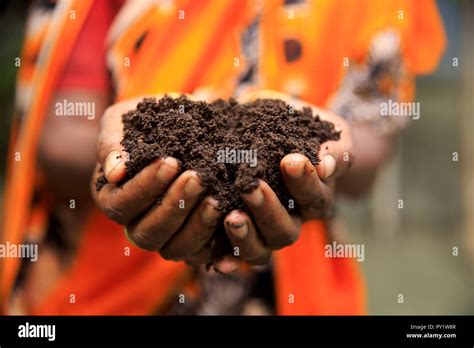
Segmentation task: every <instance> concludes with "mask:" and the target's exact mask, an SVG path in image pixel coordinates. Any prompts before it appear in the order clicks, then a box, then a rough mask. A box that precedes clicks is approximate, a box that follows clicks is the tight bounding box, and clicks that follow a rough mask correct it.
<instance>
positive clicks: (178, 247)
mask: <svg viewBox="0 0 474 348" xmlns="http://www.w3.org/2000/svg"><path fill="white" fill-rule="evenodd" d="M156 98H160V96H156ZM142 99H143V97H140V98H135V99H130V100H126V101H123V102H120V103H117V104H114V105H112V106H111V107H109V108H108V109H107V110H106V112H105V113H104V115H103V117H102V120H101V126H100V131H99V138H98V142H97V151H96V157H97V161H98V164H97V167H96V170H95V172H94V175H93V178H92V183H91V184H92V185H91V186H92V188H91V189H92V196H93V198H94V201H95V202H96V204H97V206H98V207H99V208H100V209H101V210H102V211H103V212H104V213H105V215H106V216H107V217H109V218H110V219H112V220H114V221H116V222H117V223H119V224H121V225H124V226H125V233H126V234H127V237H128V238H129V239H130V241H131V242H132V243H134V244H135V245H137V246H138V247H140V248H142V249H145V250H149V251H158V252H159V253H160V254H161V256H162V257H163V258H165V259H168V260H184V261H187V262H188V263H191V264H207V263H209V262H211V250H210V248H209V247H208V246H207V245H206V244H207V242H208V241H209V239H210V238H211V236H212V234H213V232H214V231H215V228H216V225H217V222H218V220H219V217H220V216H221V212H220V211H219V210H217V206H218V202H217V201H216V200H215V199H213V198H211V197H204V198H203V199H201V198H202V197H203V196H204V195H205V190H204V188H203V186H201V182H200V180H199V177H198V176H197V173H196V172H194V171H190V170H188V171H185V172H183V173H180V168H179V163H178V161H177V160H176V159H174V158H171V157H167V158H162V159H157V160H155V161H153V162H152V163H151V164H149V165H148V166H146V167H145V168H143V169H142V170H141V171H140V172H139V173H138V174H136V175H135V176H134V177H133V178H131V179H129V180H128V181H126V182H125V183H123V184H121V181H122V180H123V179H124V178H125V176H126V168H125V162H126V160H127V156H128V154H127V153H126V152H125V151H124V150H123V147H122V145H120V142H121V140H122V138H123V124H122V114H123V113H125V112H127V111H129V110H132V109H135V108H136V105H137V103H138V102H139V101H141V100H142ZM101 175H105V178H106V179H107V182H108V183H107V184H105V185H104V186H103V187H102V188H101V189H100V190H99V191H97V190H96V189H95V182H96V180H97V178H99V177H100V176H101ZM227 265H228V262H227V259H224V260H222V261H221V262H219V263H218V264H217V265H216V267H221V268H222V269H223V271H226V270H227V268H228V266H227Z"/></svg>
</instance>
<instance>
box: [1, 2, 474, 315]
mask: <svg viewBox="0 0 474 348" xmlns="http://www.w3.org/2000/svg"><path fill="white" fill-rule="evenodd" d="M27 3H28V2H27V1H10V2H8V3H3V4H2V5H0V10H1V13H0V36H1V40H0V105H1V106H2V109H1V115H0V116H1V121H0V122H1V123H0V182H3V179H4V168H5V154H6V146H7V142H8V135H9V127H10V119H11V113H12V104H13V100H14V79H15V74H16V68H15V66H14V59H15V57H18V56H19V54H20V53H19V52H20V49H21V41H22V32H23V24H24V18H25V12H26V8H27ZM438 4H439V7H440V10H441V13H442V16H443V20H444V24H445V28H446V32H447V34H448V40H449V46H448V49H447V51H446V52H445V55H444V59H443V62H442V64H441V66H440V68H439V69H438V71H437V72H435V73H434V74H432V75H431V76H429V77H423V78H419V79H418V80H417V97H416V101H418V102H420V105H421V118H420V119H419V120H417V121H414V122H412V124H411V126H410V128H409V129H407V131H406V132H405V133H404V134H403V136H402V137H401V140H400V142H399V145H398V149H397V153H396V155H395V156H394V158H393V159H392V160H391V161H390V163H388V165H387V166H386V167H385V168H384V169H383V171H382V172H381V173H380V175H379V177H378V179H377V182H376V184H375V187H374V190H373V192H372V193H371V194H370V195H369V196H368V197H365V198H363V199H359V200H357V201H351V200H348V199H343V200H341V201H340V202H338V209H339V212H340V216H341V217H342V219H343V221H344V225H345V226H346V230H347V234H348V235H349V238H350V239H351V240H352V241H353V242H355V243H363V244H364V245H365V260H364V262H362V266H363V268H364V270H365V276H366V279H367V282H368V295H369V296H368V299H369V313H371V314H474V273H473V265H474V262H473V260H474V256H473V255H474V222H473V218H472V216H471V215H472V213H473V210H474V202H473V200H474V189H473V187H474V164H473V161H474V154H473V149H474V142H473V140H472V139H473V138H474V137H472V135H471V134H470V133H471V132H472V129H474V124H473V122H474V121H473V120H474V107H473V97H474V95H473V82H472V81H474V75H473V63H474V53H473V47H474V42H473V39H472V36H473V34H474V30H473V24H472V23H474V6H473V4H472V3H471V2H469V1H462V0H461V1H439V2H438ZM454 57H457V58H458V60H459V66H458V67H454V66H453V64H452V59H453V58H454ZM453 152H457V153H458V156H459V161H457V162H456V161H453V159H452V158H453ZM1 191H2V185H0V193H1ZM399 199H403V201H404V208H403V209H398V207H397V202H398V200H399ZM453 247H457V248H459V255H458V256H454V255H453ZM400 294H401V295H403V303H399V295H400Z"/></svg>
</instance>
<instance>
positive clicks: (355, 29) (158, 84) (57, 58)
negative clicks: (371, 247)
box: [1, 0, 445, 314]
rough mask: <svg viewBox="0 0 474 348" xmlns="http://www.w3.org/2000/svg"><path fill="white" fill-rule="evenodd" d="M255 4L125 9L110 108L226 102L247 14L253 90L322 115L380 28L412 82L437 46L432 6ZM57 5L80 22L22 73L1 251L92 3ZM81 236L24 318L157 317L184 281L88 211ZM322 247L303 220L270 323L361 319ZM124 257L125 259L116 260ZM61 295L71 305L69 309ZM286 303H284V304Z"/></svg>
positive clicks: (7, 272)
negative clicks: (26, 93) (294, 49)
mask: <svg viewBox="0 0 474 348" xmlns="http://www.w3.org/2000/svg"><path fill="white" fill-rule="evenodd" d="M60 3H62V1H60ZM65 3H66V2H65ZM258 3H261V4H263V7H262V8H255V6H256V4H257V2H251V1H246V0H234V1H211V0H198V1H191V0H180V1H174V2H173V1H172V2H163V3H160V4H155V3H154V2H150V3H148V2H145V1H129V2H126V4H125V5H124V7H123V8H122V10H121V11H120V13H119V14H118V15H117V18H116V20H115V22H114V23H113V25H112V27H111V30H110V33H109V38H108V42H107V44H108V46H107V47H108V62H109V65H110V68H111V70H112V73H113V81H114V85H115V87H116V91H117V99H119V100H120V99H125V98H129V97H133V96H137V95H142V94H153V93H159V92H170V91H174V92H189V93H192V92H195V91H196V90H198V89H203V88H205V89H207V90H209V91H213V92H214V94H215V95H216V96H220V97H228V96H230V95H232V93H234V90H235V88H236V86H237V80H238V78H239V76H240V74H241V73H242V72H243V71H244V68H245V66H246V64H247V62H246V60H245V57H244V56H243V55H242V51H241V47H240V38H241V36H242V33H243V31H244V30H245V28H246V27H247V26H248V25H249V23H250V22H251V21H252V20H253V19H254V18H255V16H256V15H257V14H258V15H259V23H260V31H259V37H258V42H259V66H258V78H257V81H256V83H255V85H254V86H253V88H254V89H274V90H278V91H281V92H284V93H288V94H291V95H294V96H296V97H299V98H301V99H304V100H306V101H308V102H312V103H315V104H318V105H322V106H324V104H325V103H326V102H327V101H328V100H329V98H330V97H331V95H332V94H333V93H335V92H336V91H337V88H338V85H339V83H340V81H341V79H342V77H343V76H344V73H345V67H344V65H343V64H342V62H343V60H344V58H349V60H350V61H351V62H353V63H357V62H362V61H363V60H364V58H365V56H366V54H367V49H368V47H369V45H370V40H371V38H372V37H373V35H375V34H376V33H377V32H379V31H381V30H386V29H388V28H391V29H394V30H396V31H397V32H399V33H400V36H401V39H402V54H403V59H404V62H405V67H406V68H407V70H408V72H409V73H410V74H412V75H415V74H418V73H426V72H428V71H430V70H431V69H433V68H434V67H435V66H436V64H437V62H438V60H439V57H440V55H441V52H442V50H443V48H444V45H445V37H444V33H443V31H442V24H441V20H440V17H439V14H438V12H437V9H436V6H435V3H434V1H432V0H421V1H409V0H393V1H385V0H384V1H382V0H380V1H379V0H374V1H369V0H363V1H360V0H346V1H340V2H338V1H333V0H316V1H311V2H308V3H305V4H303V5H293V6H291V7H285V6H284V4H283V1H282V0H267V1H264V2H258ZM68 4H69V5H68V6H70V8H74V9H75V10H76V11H77V12H78V13H79V16H78V17H77V18H79V20H77V21H72V22H71V21H67V20H65V19H64V20H60V19H61V18H62V17H61V16H58V17H57V18H59V19H56V21H55V22H53V24H52V25H50V26H49V28H48V30H46V33H44V40H46V41H48V40H49V41H50V42H51V43H53V45H52V46H49V47H48V49H49V51H46V52H47V53H48V54H47V55H46V54H45V57H46V58H45V59H44V61H43V62H42V64H43V65H42V66H40V67H39V66H37V67H35V68H34V69H32V71H33V72H32V71H30V72H29V73H28V76H30V77H31V79H32V85H33V86H34V89H33V91H34V94H33V95H34V98H33V99H32V100H30V101H29V103H28V105H27V107H26V108H25V109H26V110H27V113H26V114H25V121H24V123H23V124H21V128H20V129H19V130H18V136H17V139H16V145H14V146H13V147H12V151H18V149H20V150H21V154H22V161H21V164H18V163H14V162H13V161H12V162H11V163H10V164H9V175H8V182H7V193H6V194H7V196H6V202H5V212H4V219H3V226H4V232H5V233H4V236H3V239H4V241H9V242H10V243H20V242H21V241H22V240H24V238H25V233H26V231H27V230H28V229H27V223H28V218H29V214H30V207H29V204H30V202H31V198H32V191H33V188H34V183H35V182H34V180H35V173H36V167H35V158H36V152H35V151H36V146H37V142H38V134H39V131H40V129H41V124H42V120H43V119H44V114H45V110H46V106H47V104H48V101H49V100H50V98H51V96H52V94H53V91H54V86H55V84H56V83H57V77H58V75H60V73H61V69H62V68H63V67H64V64H65V61H66V60H67V57H68V54H69V52H70V50H71V47H72V45H73V42H74V40H75V38H76V37H77V34H78V32H79V31H80V29H81V25H82V23H83V20H84V18H85V16H86V14H87V11H88V9H89V8H90V5H91V1H90V0H81V1H70V2H68ZM67 11H68V8H66V9H65V10H64V15H63V17H64V18H66V16H67V13H68V12H67ZM290 11H292V12H290ZM400 11H402V16H400V14H401V12H400ZM183 16H184V17H183ZM288 38H292V39H297V40H298V41H299V42H300V43H301V46H302V51H301V57H300V58H299V59H298V60H296V61H291V62H289V61H287V59H286V58H285V56H284V53H283V49H282V43H283V41H284V40H286V39H288ZM137 42H140V45H137ZM28 44H29V43H28V41H27V42H26V46H25V47H26V48H27V49H28V47H29V46H28ZM137 46H139V47H138V48H137ZM27 49H26V50H25V51H27ZM22 76H23V75H21V73H20V82H21V79H22ZM23 77H24V76H23ZM5 217H6V218H5ZM83 236H84V237H83V240H82V241H81V245H80V247H79V250H78V252H77V255H76V258H75V261H74V262H73V264H72V266H71V268H70V269H69V270H68V271H67V272H66V273H65V274H64V275H63V277H62V278H61V279H60V280H59V282H58V284H56V285H55V286H54V288H53V290H52V291H51V293H50V294H48V296H46V298H44V300H43V301H42V302H41V303H40V304H39V305H38V306H37V307H36V308H32V309H31V311H32V313H33V314H148V313H151V312H152V311H153V310H154V309H156V308H163V307H164V306H165V305H166V303H167V301H168V300H169V296H170V294H172V293H173V290H174V289H177V288H179V287H180V286H182V284H183V283H184V282H185V281H186V278H187V274H186V273H187V267H186V266H184V265H183V264H182V263H174V262H170V261H165V260H163V259H162V258H161V257H160V256H159V255H158V254H157V253H148V252H145V251H141V250H138V249H137V248H135V247H133V246H131V245H130V244H129V243H128V241H127V240H126V239H125V237H124V236H123V232H122V228H121V227H120V226H118V225H117V224H115V223H113V222H111V221H109V220H107V219H106V218H105V217H104V216H103V215H102V214H101V213H99V212H98V211H93V212H91V214H90V216H89V220H88V223H87V224H86V227H85V230H84V234H83ZM326 238H327V236H326V228H325V224H324V223H323V222H321V221H310V222H308V223H306V224H304V225H303V227H302V233H301V237H300V239H299V240H298V242H297V243H296V244H295V245H293V246H291V247H287V248H285V249H283V250H281V251H279V252H277V253H275V278H276V284H275V285H276V291H277V310H278V313H279V314H363V313H365V311H366V309H365V293H364V284H363V279H362V277H361V275H360V270H359V268H358V265H357V263H356V262H355V260H353V259H330V258H325V257H324V245H325V244H326V243H327V240H326ZM127 247H130V248H131V253H130V256H125V255H124V250H125V248H127ZM2 266H3V267H2V272H3V273H2V274H1V276H2V279H3V282H2V287H1V291H2V294H3V298H8V296H9V295H10V292H11V287H12V284H13V281H14V279H15V276H16V273H17V271H18V263H17V260H14V259H7V260H5V262H4V263H3V264H2ZM71 294H74V295H75V298H76V301H75V303H74V304H71V303H70V301H69V298H70V295H71ZM290 295H293V299H294V301H289V296H290ZM4 309H5V308H4Z"/></svg>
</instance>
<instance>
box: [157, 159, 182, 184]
mask: <svg viewBox="0 0 474 348" xmlns="http://www.w3.org/2000/svg"><path fill="white" fill-rule="evenodd" d="M177 172H178V166H177V163H176V161H175V160H174V159H172V158H165V159H164V160H163V163H161V165H160V168H158V171H157V173H156V178H157V180H158V181H160V182H162V183H164V184H166V183H168V182H170V181H171V179H173V177H174V176H175V175H176V173H177Z"/></svg>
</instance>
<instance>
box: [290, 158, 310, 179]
mask: <svg viewBox="0 0 474 348" xmlns="http://www.w3.org/2000/svg"><path fill="white" fill-rule="evenodd" d="M304 166H305V162H301V161H300V162H290V163H288V164H287V165H286V173H287V174H288V175H289V176H291V177H293V178H295V179H296V178H300V177H301V176H302V175H303V173H304Z"/></svg>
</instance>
